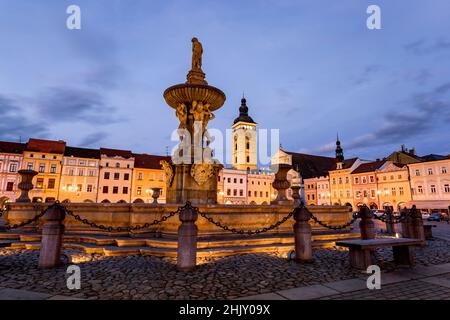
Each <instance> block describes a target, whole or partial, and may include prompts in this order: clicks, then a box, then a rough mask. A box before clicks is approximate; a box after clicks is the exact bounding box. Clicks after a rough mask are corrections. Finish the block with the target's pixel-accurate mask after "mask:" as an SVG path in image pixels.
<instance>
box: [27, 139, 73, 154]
mask: <svg viewBox="0 0 450 320" xmlns="http://www.w3.org/2000/svg"><path fill="white" fill-rule="evenodd" d="M65 148H66V142H65V141H62V140H59V141H54V140H43V139H30V140H28V143H27V147H26V150H27V151H35V152H42V153H57V154H64V150H65Z"/></svg>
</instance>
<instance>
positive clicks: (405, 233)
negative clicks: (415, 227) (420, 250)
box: [400, 208, 413, 238]
mask: <svg viewBox="0 0 450 320" xmlns="http://www.w3.org/2000/svg"><path fill="white" fill-rule="evenodd" d="M400 216H401V217H406V218H405V219H404V220H402V237H403V238H412V237H413V236H412V232H411V217H410V216H409V210H408V209H406V208H404V209H402V210H401V211H400Z"/></svg>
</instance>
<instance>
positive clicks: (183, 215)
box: [177, 202, 198, 271]
mask: <svg viewBox="0 0 450 320" xmlns="http://www.w3.org/2000/svg"><path fill="white" fill-rule="evenodd" d="M197 218H198V213H197V210H195V209H194V208H193V207H192V206H191V204H190V203H189V202H188V203H187V204H186V205H185V206H184V207H183V209H182V210H181V212H180V221H181V225H180V227H179V228H178V257H177V268H178V270H181V271H190V270H192V269H193V268H195V266H196V264H197V233H198V228H197V226H196V225H195V221H197Z"/></svg>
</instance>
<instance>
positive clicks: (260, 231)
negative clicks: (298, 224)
mask: <svg viewBox="0 0 450 320" xmlns="http://www.w3.org/2000/svg"><path fill="white" fill-rule="evenodd" d="M198 213H199V214H200V215H201V216H202V217H203V218H205V219H206V220H208V221H209V222H210V223H212V224H214V225H216V226H217V227H219V228H221V229H223V230H225V231H229V232H232V233H237V234H245V235H249V236H251V235H255V234H260V233H264V232H267V231H270V230H273V229H275V228H277V227H279V226H280V225H282V224H283V223H285V222H286V221H288V220H289V218H291V217H292V216H293V214H294V211H292V212H290V213H289V214H288V215H287V216H285V217H283V218H282V219H281V220H279V221H277V222H275V223H274V224H272V225H271V226H269V227H265V228H261V229H256V230H242V229H236V228H231V227H228V226H226V225H223V224H222V223H221V222H219V221H216V220H214V219H213V218H211V217H208V216H207V214H206V213H204V212H199V211H198Z"/></svg>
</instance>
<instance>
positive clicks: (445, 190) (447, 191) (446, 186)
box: [444, 184, 450, 193]
mask: <svg viewBox="0 0 450 320" xmlns="http://www.w3.org/2000/svg"><path fill="white" fill-rule="evenodd" d="M444 192H445V193H449V192H450V185H448V184H444Z"/></svg>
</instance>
